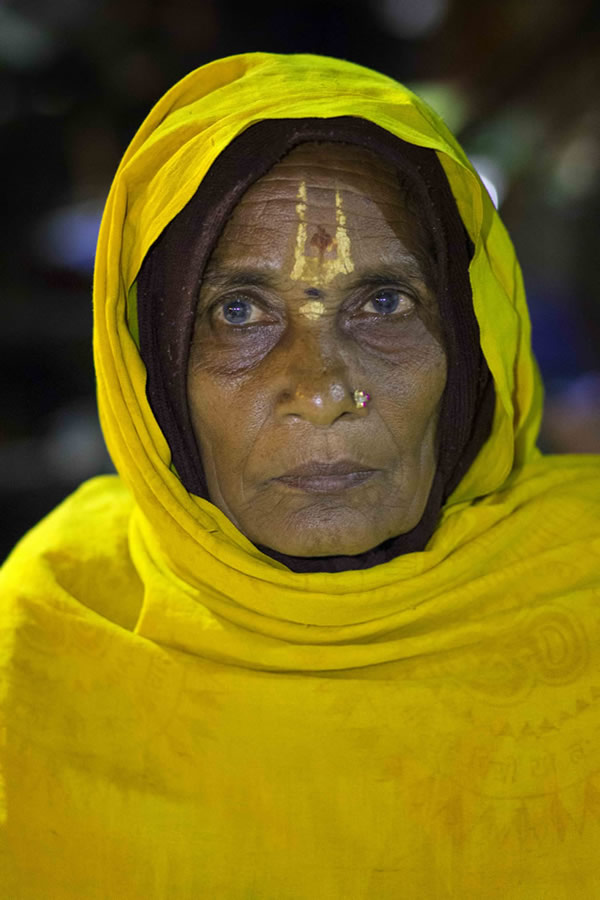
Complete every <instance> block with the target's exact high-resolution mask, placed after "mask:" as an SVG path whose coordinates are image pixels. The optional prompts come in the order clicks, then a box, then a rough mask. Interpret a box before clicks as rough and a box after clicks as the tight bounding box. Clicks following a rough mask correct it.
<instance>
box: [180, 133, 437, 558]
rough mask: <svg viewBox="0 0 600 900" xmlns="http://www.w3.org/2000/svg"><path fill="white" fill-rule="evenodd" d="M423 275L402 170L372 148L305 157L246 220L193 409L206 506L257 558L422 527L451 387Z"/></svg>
mask: <svg viewBox="0 0 600 900" xmlns="http://www.w3.org/2000/svg"><path fill="white" fill-rule="evenodd" d="M427 269H428V251H427V240H426V236H425V234H424V232H423V229H422V227H421V226H420V224H419V222H418V220H417V219H416V218H415V217H414V215H413V214H412V213H411V212H410V211H409V210H408V209H407V205H406V201H405V199H404V197H403V195H402V193H401V191H400V189H399V187H398V180H397V176H396V174H395V172H394V171H393V170H392V168H391V167H388V166H387V165H386V164H384V163H382V162H380V161H378V160H377V158H376V157H375V156H374V155H372V154H371V153H369V152H368V151H366V150H362V149H361V148H356V147H349V146H345V145H338V144H304V145H302V146H300V147H298V148H296V149H295V150H293V151H292V152H290V153H289V154H288V155H287V156H286V157H285V158H284V159H283V160H282V161H281V162H280V163H278V164H277V165H276V166H274V167H273V169H271V171H270V172H269V173H268V174H267V175H265V176H264V177H263V178H261V179H260V180H259V181H257V182H256V184H254V185H253V186H252V187H251V188H250V189H249V190H248V191H247V193H246V194H245V195H244V196H243V198H242V199H241V201H240V202H239V204H238V205H237V207H236V208H235V210H234V212H233V215H232V216H231V218H230V220H229V222H228V224H227V225H226V227H225V229H224V231H223V234H222V235H221V238H220V240H219V242H218V244H217V246H216V248H215V250H214V252H213V254H212V257H211V259H210V263H209V265H208V267H207V270H206V273H205V277H204V279H203V282H202V289H201V292H200V297H199V303H198V312H197V320H196V325H195V332H194V338H193V344H192V350H191V355H190V364H189V370H188V398H189V405H190V410H191V415H192V423H193V428H194V432H195V435H196V440H197V442H198V446H199V448H200V452H201V455H202V461H203V464H204V469H205V472H206V478H207V483H208V489H209V494H210V498H211V500H212V502H213V503H214V504H216V506H218V507H219V508H220V509H221V510H222V511H223V512H224V513H225V515H227V516H228V518H229V519H231V521H232V522H233V523H234V524H235V525H236V526H237V527H238V528H239V529H240V531H242V532H243V533H244V534H245V535H246V536H247V537H248V538H249V539H250V540H251V541H252V542H253V543H255V544H262V545H265V546H267V547H270V548H272V549H274V550H278V551H279V552H281V553H285V554H289V555H292V556H330V555H346V554H357V553H362V552H364V551H366V550H369V549H370V548H372V547H375V546H376V545H378V544H380V543H381V542H382V541H384V540H386V539H387V538H390V537H394V536H396V535H398V534H403V533H405V532H407V531H410V530H411V529H412V528H413V527H414V526H415V525H416V524H417V523H418V522H419V520H420V518H421V515H422V513H423V510H424V508H425V504H426V502H427V498H428V495H429V490H430V487H431V483H432V480H433V476H434V472H435V468H436V425H437V419H438V412H439V407H440V401H441V397H442V393H443V391H444V386H445V383H446V357H445V353H444V349H443V347H442V344H441V339H440V328H439V319H438V308H437V301H436V297H435V295H434V294H433V292H432V290H431V287H430V279H428V278H427ZM355 390H361V391H365V392H367V393H368V394H369V395H370V398H371V399H370V401H369V402H368V403H367V405H366V406H365V407H364V408H359V407H357V406H356V405H355V402H354V399H353V392H354V391H355Z"/></svg>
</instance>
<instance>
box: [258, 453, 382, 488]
mask: <svg viewBox="0 0 600 900" xmlns="http://www.w3.org/2000/svg"><path fill="white" fill-rule="evenodd" d="M376 471H377V469H371V468H369V467H368V466H365V465H364V464H363V463H359V462H355V461H353V460H340V461H339V462H333V463H331V462H320V461H319V460H313V461H311V462H307V463H304V464H303V465H301V466H297V467H296V468H294V469H291V470H290V471H288V472H285V473H284V474H283V475H279V476H278V477H277V478H276V479H275V481H279V482H281V483H282V484H285V485H286V487H290V488H295V489H296V490H299V491H308V492H310V493H315V494H331V493H335V492H337V491H345V490H347V489H348V488H352V487H357V486H358V485H361V484H364V483H365V482H366V481H368V480H369V478H372V476H373V475H374V474H375V473H376Z"/></svg>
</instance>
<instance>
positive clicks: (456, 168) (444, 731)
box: [0, 54, 600, 900]
mask: <svg viewBox="0 0 600 900" xmlns="http://www.w3.org/2000/svg"><path fill="white" fill-rule="evenodd" d="M95 359H96V368H97V375H98V391H99V406H100V415H101V420H102V425H103V428H104V433H105V436H106V440H107V444H108V446H109V449H110V451H111V454H112V456H113V459H114V462H115V466H116V468H117V470H118V473H119V474H118V476H111V477H103V478H98V479H94V480H92V481H91V482H89V483H87V484H85V485H83V486H82V487H81V488H80V490H79V491H77V492H76V493H75V494H74V495H73V496H72V497H71V498H69V499H68V500H66V501H65V503H64V504H63V505H62V506H61V507H59V508H58V509H57V510H56V511H55V512H54V513H52V514H51V515H50V516H49V517H48V518H47V519H46V520H45V521H44V522H42V523H41V524H40V525H39V526H38V527H37V528H36V529H34V530H33V531H32V532H31V533H30V534H29V535H28V536H27V537H26V538H25V539H24V540H23V541H22V542H21V544H20V545H19V546H18V548H17V549H16V550H15V551H14V553H13V555H12V557H11V558H10V560H9V561H8V563H7V565H6V566H5V568H4V571H3V575H2V587H1V591H2V593H1V596H2V605H1V607H0V616H1V618H0V622H1V625H2V631H1V632H0V634H1V643H0V647H1V651H0V667H1V669H2V673H3V678H2V685H3V687H2V693H1V694H0V697H1V699H2V717H3V725H4V729H3V732H2V733H3V736H4V739H3V742H2V745H1V750H0V760H1V770H0V771H1V774H2V781H3V789H4V799H3V801H2V803H1V804H0V821H2V828H3V832H2V853H3V856H2V863H1V872H2V876H1V881H2V884H3V885H4V891H5V894H4V896H6V897H7V898H11V900H17V898H20V900H30V898H31V900H34V898H35V900H40V898H50V897H52V900H66V898H77V900H83V898H90V900H92V898H93V900H96V898H97V900H100V898H111V900H112V898H126V900H135V898H140V900H141V898H144V900H154V898H169V900H171V898H173V900H179V898H190V900H191V898H194V900H195V898H211V900H212V898H219V900H241V898H257V900H313V898H323V900H334V898H335V900H337V898H339V900H365V898H369V900H370V898H373V900H382V898H383V900H397V898H410V900H412V898H418V900H421V898H422V900H442V898H461V900H462V898H471V897H472V898H498V900H500V898H502V900H505V898H522V900H525V898H526V900H541V898H550V897H551V898H553V900H561V898H567V897H569V898H574V897H576V898H592V897H598V896H600V864H599V863H598V854H597V850H598V846H599V844H600V743H599V741H598V730H599V729H600V656H599V651H598V630H599V627H600V614H599V611H598V601H599V600H600V578H599V568H600V565H599V564H600V516H599V515H598V513H599V511H600V488H599V485H600V467H599V465H598V461H597V460H596V459H594V458H593V457H562V458H543V457H542V456H541V455H540V453H539V452H538V451H537V450H536V448H535V440H536V433H537V428H538V423H539V418H540V408H541V388H540V384H539V380H538V376H537V371H536V367H535V363H534V360H533V358H532V355H531V350H530V345H529V325H528V318H527V311H526V307H525V300H524V295H523V288H522V283H521V276H520V272H519V268H518V264H517V262H516V259H515V256H514V252H513V249H512V247H511V244H510V241H509V239H508V237H507V235H506V233H505V231H504V229H503V227H502V224H501V222H500V220H499V218H498V215H497V214H496V212H495V210H494V208H493V206H492V204H491V202H490V200H489V198H488V196H487V194H486V192H485V189H484V188H483V187H482V185H481V183H480V181H479V180H478V178H477V176H476V174H475V173H474V171H473V169H472V168H471V166H470V164H469V162H468V161H467V159H466V158H465V156H464V154H463V153H462V151H461V150H460V148H459V147H458V146H457V144H456V142H455V140H454V139H453V138H452V136H451V135H450V134H449V133H448V131H447V129H446V128H445V126H444V125H443V123H442V122H441V121H440V120H439V119H438V118H437V117H436V115H435V114H434V113H433V112H432V111H431V110H430V109H428V108H427V107H426V106H425V105H424V104H423V103H422V102H421V101H420V100H419V99H417V98H416V97H414V96H413V95H412V94H411V93H410V92H409V91H407V90H406V89H405V88H403V87H402V86H400V85H398V84H397V83H395V82H394V81H392V80H390V79H388V78H386V77H383V76H381V75H378V74H376V73H374V72H371V71H368V70H365V69H363V68H360V67H358V66H355V65H352V64H349V63H345V62H339V61H336V60H332V59H323V58H318V57H314V56H289V57H282V56H271V55H268V54H249V55H244V56H238V57H233V58H230V59H225V60H220V61H217V62H215V63H212V64H211V65H208V66H205V67H204V68H202V69H200V70H198V71H196V72H193V73H192V74H191V75H189V76H188V77H187V78H185V79H184V80H183V81H182V82H181V83H179V84H178V85H176V86H175V87H174V88H173V89H172V90H171V91H170V92H169V93H168V94H167V95H166V96H165V97H164V98H163V99H162V100H161V101H160V102H159V103H158V105H157V106H156V107H155V109H154V110H153V111H152V112H151V113H150V115H149V117H148V119H147V120H146V122H145V123H144V125H143V126H142V127H141V129H140V131H139V132H138V134H137V135H136V137H135V138H134V140H133V142H132V145H131V147H130V148H129V150H128V151H127V153H126V154H125V157H124V159H123V162H122V164H121V166H120V169H119V171H118V173H117V176H116V179H115V183H114V185H113V188H112V191H111V194H110V197H109V200H108V203H107V207H106V213H105V216H104V221H103V225H102V230H101V235H100V241H99V246H98V257H97V268H96V280H95Z"/></svg>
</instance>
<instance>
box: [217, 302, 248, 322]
mask: <svg viewBox="0 0 600 900" xmlns="http://www.w3.org/2000/svg"><path fill="white" fill-rule="evenodd" d="M218 311H219V312H220V314H221V315H222V317H223V319H224V320H225V321H226V322H228V323H229V324H230V325H247V324H248V323H249V322H250V321H251V320H252V319H253V318H255V317H256V310H255V307H254V304H253V303H252V301H251V300H248V299H247V298H245V297H232V298H230V299H229V300H225V301H224V302H223V303H221V304H220V306H219V307H218Z"/></svg>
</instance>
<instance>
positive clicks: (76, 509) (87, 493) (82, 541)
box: [0, 475, 142, 627]
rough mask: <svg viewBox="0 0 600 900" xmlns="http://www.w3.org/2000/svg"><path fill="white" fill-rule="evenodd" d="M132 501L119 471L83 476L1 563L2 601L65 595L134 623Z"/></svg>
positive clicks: (137, 597)
mask: <svg viewBox="0 0 600 900" xmlns="http://www.w3.org/2000/svg"><path fill="white" fill-rule="evenodd" d="M133 507H134V500H133V498H132V496H131V494H130V493H129V491H128V489H127V488H126V486H125V485H124V484H123V482H122V481H121V479H120V478H119V477H118V476H116V475H103V476H99V477H97V478H92V479H90V480H89V481H86V482H84V483H83V484H82V485H81V486H80V487H79V488H78V489H77V490H76V491H74V493H73V494H71V495H70V496H69V497H67V498H66V499H65V500H64V501H63V502H62V503H61V504H60V505H59V506H57V507H56V508H55V509H54V510H53V511H52V512H51V513H49V514H48V515H47V516H46V517H45V518H44V519H42V521H41V522H39V523H38V524H37V525H36V526H35V527H34V528H32V529H31V531H29V532H28V533H27V534H26V535H25V536H24V537H23V538H22V539H21V541H19V543H18V544H17V545H16V547H15V548H14V550H13V551H12V553H11V554H10V556H9V557H8V559H7V560H6V562H5V563H4V565H3V566H2V568H1V569H0V597H1V598H2V601H3V604H4V603H5V602H7V601H8V600H10V599H11V598H12V599H15V598H21V599H29V600H31V601H33V602H45V603H53V602H54V601H56V602H60V598H61V597H62V598H64V597H65V596H67V597H69V598H70V599H71V600H74V601H76V602H78V603H82V604H83V605H84V606H87V607H89V608H91V609H94V610H95V611H97V612H99V613H100V614H101V615H104V616H106V617H107V618H110V619H111V620H112V621H115V622H117V624H120V625H124V626H125V627H128V626H131V627H132V624H133V623H132V622H130V620H131V619H132V617H133V615H134V611H136V610H137V609H138V608H139V603H140V602H141V600H140V598H141V593H142V587H141V583H140V581H139V578H138V576H137V573H136V571H135V569H134V567H133V564H132V561H131V557H130V554H129V539H128V533H129V521H130V517H131V512H132V510H133ZM128 610H129V611H128Z"/></svg>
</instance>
